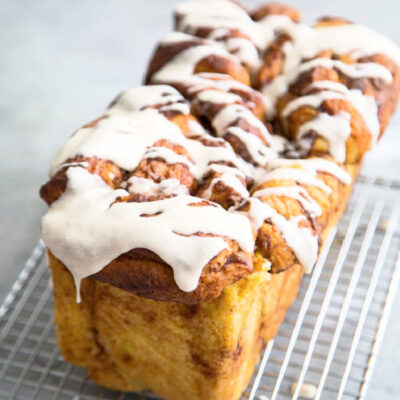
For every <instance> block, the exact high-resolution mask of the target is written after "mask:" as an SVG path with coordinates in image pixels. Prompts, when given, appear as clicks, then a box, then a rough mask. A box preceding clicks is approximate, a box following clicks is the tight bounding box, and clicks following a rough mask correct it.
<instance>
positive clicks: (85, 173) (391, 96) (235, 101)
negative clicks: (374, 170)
mask: <svg viewBox="0 0 400 400" xmlns="http://www.w3.org/2000/svg"><path fill="white" fill-rule="evenodd" d="M299 20H300V14H299V13H298V12H297V10H294V9H292V8H289V7H286V6H282V5H277V4H272V5H264V6H261V7H259V8H258V9H257V10H255V11H254V12H249V11H247V10H245V9H244V8H243V7H241V6H240V5H238V4H237V3H234V2H231V1H228V0H219V1H211V0H206V1H204V0H201V1H199V0H196V1H191V2H187V3H182V4H179V5H178V6H177V7H176V8H175V22H176V31H175V32H173V33H172V34H170V35H168V36H167V37H166V38H165V39H164V40H162V41H161V42H160V44H159V46H158V48H157V49H156V51H155V53H154V55H153V58H152V60H151V62H150V65H149V69H148V73H147V77H146V82H147V86H140V87H136V88H132V89H129V90H127V91H125V92H124V93H122V94H121V95H119V96H118V97H117V98H116V99H115V100H114V101H113V102H112V103H111V105H110V107H109V108H108V109H107V110H106V111H105V113H104V115H103V116H102V117H100V118H99V119H97V120H95V121H94V122H92V123H89V124H87V125H85V126H84V127H83V128H81V129H79V130H78V131H76V132H75V133H74V135H73V136H72V137H71V138H70V139H69V141H68V142H67V143H66V145H65V146H64V147H63V148H62V149H61V150H60V152H59V153H58V154H57V156H56V157H55V159H54V160H53V162H52V165H51V171H50V180H49V182H48V183H47V184H45V185H44V186H43V187H42V190H41V195H42V197H43V198H44V199H45V200H46V201H47V202H48V203H49V205H50V207H49V210H48V212H47V214H46V215H45V217H44V218H43V224H42V233H43V239H44V241H45V243H46V245H47V246H48V248H49V249H50V251H51V252H52V253H53V254H54V255H55V256H56V257H57V258H58V259H59V260H61V261H62V262H63V263H64V264H65V265H66V267H67V268H68V269H69V270H70V271H71V273H72V274H73V276H74V279H75V281H76V284H77V296H78V298H79V284H80V281H81V280H82V279H84V278H86V277H88V276H92V277H94V278H95V279H100V280H104V281H107V282H110V283H112V284H114V285H116V286H119V287H121V288H123V289H126V290H130V291H132V292H134V293H137V294H139V295H142V296H146V297H150V298H153V299H157V300H172V301H182V302H187V303H195V302H198V301H209V300H212V299H213V298H215V297H216V296H218V295H219V294H220V293H221V291H222V290H223V288H224V287H225V286H226V285H229V284H231V283H233V282H235V281H236V280H238V279H241V278H243V277H245V276H246V275H248V274H250V273H252V272H254V271H260V270H262V269H265V270H268V271H271V272H279V271H281V270H283V269H286V268H288V267H290V266H291V265H293V264H294V263H300V264H302V265H303V267H304V269H305V270H306V271H311V269H312V267H313V265H314V263H315V262H316V259H317V256H318V252H319V247H320V243H321V235H322V233H323V232H324V229H325V228H326V227H327V226H328V225H329V218H330V217H331V216H332V215H333V213H334V212H335V211H336V210H337V209H338V208H339V206H338V203H340V201H341V199H340V196H341V193H343V191H345V187H346V186H348V185H350V184H351V180H352V177H351V176H350V175H349V173H348V172H347V171H353V168H352V167H354V166H355V165H357V164H358V163H359V161H360V159H361V157H362V156H363V154H364V153H365V152H366V151H367V150H368V149H369V148H370V147H371V146H372V145H373V144H374V143H375V142H376V141H377V139H378V138H379V135H380V134H381V133H382V130H383V128H384V126H386V124H387V121H388V119H389V117H390V114H391V112H392V111H393V108H394V106H395V104H396V102H397V97H398V91H399V74H398V65H399V63H400V51H399V49H398V47H397V46H396V45H395V44H394V43H393V42H391V41H390V40H389V39H387V38H385V37H383V36H381V35H379V34H377V33H375V32H373V31H371V30H369V29H367V28H364V27H361V26H359V25H355V24H351V23H348V22H347V21H345V20H341V19H329V18H325V19H323V20H321V21H320V22H318V23H317V24H316V25H315V26H314V27H310V26H307V25H304V24H301V23H300V22H299ZM342 200H343V199H342Z"/></svg>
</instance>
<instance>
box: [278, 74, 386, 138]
mask: <svg viewBox="0 0 400 400" xmlns="http://www.w3.org/2000/svg"><path fill="white" fill-rule="evenodd" d="M324 85H325V86H326V87H328V85H329V84H327V82H325V84H324ZM332 86H333V88H334V90H322V91H320V92H317V93H314V94H308V95H305V96H301V97H297V98H296V99H294V100H292V101H290V102H289V103H288V104H287V105H286V106H285V108H284V109H283V111H282V116H283V117H284V118H286V117H288V116H289V115H290V114H291V113H292V112H294V111H295V110H297V109H299V108H300V107H304V106H310V107H313V108H318V107H320V105H321V104H322V103H323V102H324V101H326V100H332V99H339V100H345V101H348V102H349V103H350V104H352V105H353V106H354V108H355V109H356V110H357V112H358V113H359V114H360V115H361V117H362V118H363V120H364V122H365V124H366V127H367V129H368V130H369V132H370V134H371V139H372V145H374V144H375V143H376V142H377V140H378V137H379V132H380V124H379V119H378V108H377V105H376V101H375V99H374V98H373V97H372V96H364V95H363V94H362V92H361V91H360V90H358V89H350V90H349V89H347V88H346V86H344V85H340V84H338V83H337V82H335V84H334V85H332ZM320 87H322V85H321V86H320ZM338 90H340V91H338ZM349 124H350V122H349Z"/></svg>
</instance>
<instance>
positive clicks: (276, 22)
mask: <svg viewBox="0 0 400 400" xmlns="http://www.w3.org/2000/svg"><path fill="white" fill-rule="evenodd" d="M263 22H264V27H265V29H266V30H268V29H269V32H270V38H271V40H272V39H273V34H272V33H271V32H274V30H275V31H277V32H284V33H286V34H287V35H289V36H290V37H291V40H292V43H291V44H290V45H288V46H286V47H285V49H284V50H285V55H286V57H285V62H284V67H283V74H281V75H280V76H278V77H277V78H275V79H274V80H273V81H272V82H271V83H269V84H268V85H267V86H265V88H264V90H263V92H264V94H265V95H266V96H267V98H268V100H269V101H270V105H271V107H272V108H273V106H274V104H275V101H276V99H277V98H278V97H279V96H281V95H282V94H283V93H284V92H286V91H287V89H288V85H289V84H290V83H291V82H292V80H293V78H294V77H295V76H297V74H298V73H299V69H300V65H301V63H302V62H303V60H304V59H309V58H312V57H314V56H315V55H316V54H318V53H319V52H320V51H322V50H326V49H330V50H332V51H333V52H334V53H335V54H347V53H351V52H354V51H360V50H362V52H363V54H364V55H367V54H375V53H379V54H385V55H386V56H388V57H389V58H391V59H393V60H394V61H395V62H396V63H397V64H398V65H400V49H399V47H398V46H397V45H396V44H395V43H394V42H392V41H391V40H390V39H388V38H386V37H384V36H383V35H380V34H379V33H376V32H374V31H372V30H370V29H368V28H366V27H363V26H361V25H356V24H346V25H338V26H325V27H318V28H313V27H308V26H306V25H303V24H297V23H294V22H293V21H291V20H290V19H289V18H287V17H285V16H277V15H272V16H267V17H266V18H265V19H264V20H263ZM315 63H330V65H331V66H334V67H335V68H339V69H341V70H342V72H343V73H345V74H350V76H353V77H362V76H367V77H368V76H371V77H378V78H381V79H384V80H385V81H389V80H390V78H389V75H388V74H390V73H389V71H387V70H386V71H384V70H383V68H384V67H383V66H375V67H370V66H360V65H361V64H356V65H357V66H355V67H347V66H344V65H343V63H340V62H339V63H338V62H336V61H315ZM368 64H371V63H368ZM375 65H377V64H375ZM303 68H306V67H303Z"/></svg>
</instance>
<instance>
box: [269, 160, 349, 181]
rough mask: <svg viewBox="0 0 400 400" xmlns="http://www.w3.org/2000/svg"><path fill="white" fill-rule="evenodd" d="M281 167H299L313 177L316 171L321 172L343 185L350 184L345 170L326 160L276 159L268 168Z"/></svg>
mask: <svg viewBox="0 0 400 400" xmlns="http://www.w3.org/2000/svg"><path fill="white" fill-rule="evenodd" d="M281 167H285V168H286V167H301V168H302V169H304V170H307V171H310V172H311V173H312V174H313V176H315V172H316V171H321V172H325V173H327V174H330V175H332V176H334V177H335V178H336V179H338V180H339V181H341V182H342V183H344V184H345V185H349V184H350V183H351V176H350V175H349V173H348V172H347V171H346V170H344V169H343V168H342V167H341V166H339V165H337V164H336V163H334V162H333V161H330V160H326V159H324V158H318V157H314V158H307V159H305V160H303V159H284V158H278V159H275V160H271V161H270V163H269V168H271V169H275V168H281Z"/></svg>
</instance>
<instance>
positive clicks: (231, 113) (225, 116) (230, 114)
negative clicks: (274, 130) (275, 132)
mask: <svg viewBox="0 0 400 400" xmlns="http://www.w3.org/2000/svg"><path fill="white" fill-rule="evenodd" d="M239 118H244V119H246V120H247V121H248V123H249V124H250V125H252V126H254V127H256V128H257V129H258V130H259V131H260V133H261V134H262V136H263V137H264V139H265V140H266V142H269V141H271V134H270V133H269V132H268V130H267V128H266V127H265V125H264V124H263V123H262V122H261V121H260V120H259V119H258V118H257V117H256V116H255V115H254V114H253V113H252V112H251V111H250V110H248V109H247V108H246V107H244V106H242V105H240V104H232V105H227V106H226V107H224V108H223V109H222V110H221V111H220V112H219V113H218V114H217V115H216V116H215V118H214V119H213V120H212V126H213V128H214V129H215V131H216V133H217V135H218V136H223V135H224V133H225V130H226V129H227V128H228V127H229V126H230V125H231V124H233V123H234V122H235V121H236V120H237V119H239Z"/></svg>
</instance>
